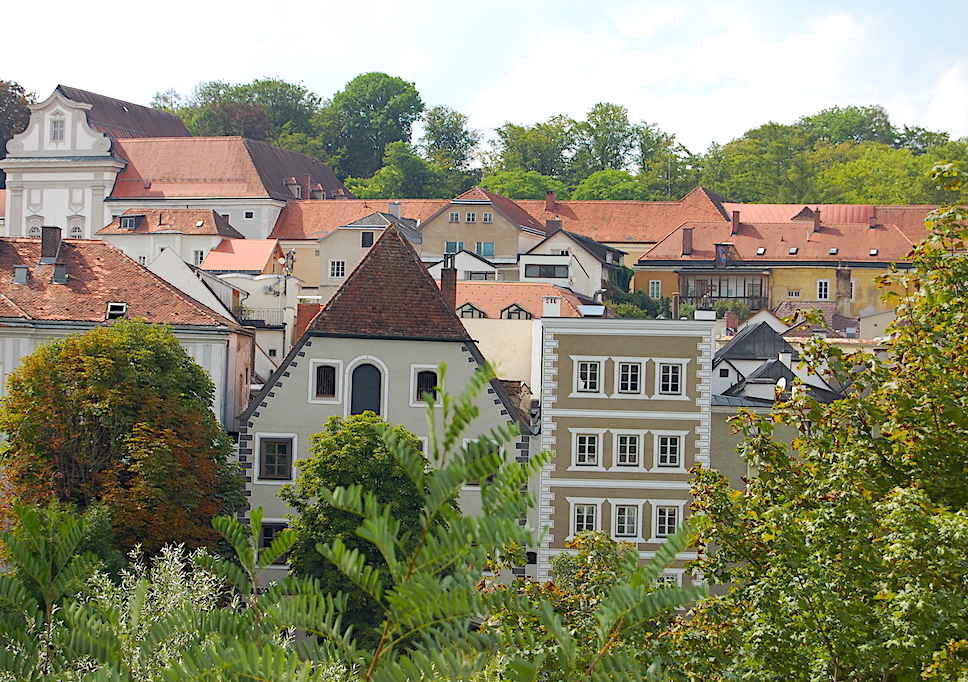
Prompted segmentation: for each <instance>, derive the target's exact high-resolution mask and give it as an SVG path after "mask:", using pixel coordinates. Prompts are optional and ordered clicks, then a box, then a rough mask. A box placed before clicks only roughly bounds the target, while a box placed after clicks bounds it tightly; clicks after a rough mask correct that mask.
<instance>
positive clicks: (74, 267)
mask: <svg viewBox="0 0 968 682" xmlns="http://www.w3.org/2000/svg"><path fill="white" fill-rule="evenodd" d="M58 262H59V263H63V264H65V265H66V269H67V275H68V280H67V283H66V284H54V283H53V282H52V278H53V274H54V267H55V266H54V265H40V239H27V238H0V291H2V292H4V295H3V299H4V302H3V303H0V315H2V316H9V317H14V318H27V319H33V320H70V321H81V322H104V320H105V314H106V312H107V308H108V303H126V304H127V316H128V317H129V318H138V317H140V318H144V319H145V320H147V321H148V322H157V323H163V324H172V325H188V326H204V327H210V326H220V327H232V328H238V327H239V325H238V324H236V323H235V322H233V321H232V320H229V319H228V318H225V317H223V316H222V315H219V314H218V313H216V312H215V311H213V310H211V309H209V308H207V307H205V306H204V305H202V304H201V303H199V302H198V301H196V300H195V299H193V298H191V297H189V296H188V295H186V294H184V293H182V292H181V291H180V290H178V289H176V288H175V287H173V286H172V285H171V284H169V283H168V282H166V281H164V280H163V279H161V278H160V277H158V276H157V275H155V274H153V273H152V272H150V271H149V270H148V269H147V268H145V267H143V266H141V265H138V264H137V263H136V262H135V261H133V260H131V259H130V258H128V257H127V256H125V255H124V254H123V253H122V252H121V251H119V250H118V249H116V248H114V247H113V246H111V245H110V244H108V243H107V242H105V241H102V240H99V239H95V240H86V239H68V240H64V241H62V242H61V246H60V252H59V255H58ZM14 265H27V266H29V279H28V281H27V283H26V284H14V281H13V279H14Z"/></svg>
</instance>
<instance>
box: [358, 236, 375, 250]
mask: <svg viewBox="0 0 968 682" xmlns="http://www.w3.org/2000/svg"><path fill="white" fill-rule="evenodd" d="M360 246H361V247H363V248H364V249H368V248H370V247H371V246H373V233H372V232H361V233H360Z"/></svg>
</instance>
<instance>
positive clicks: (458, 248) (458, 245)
mask: <svg viewBox="0 0 968 682" xmlns="http://www.w3.org/2000/svg"><path fill="white" fill-rule="evenodd" d="M448 244H453V245H454V246H455V247H456V249H455V250H453V251H448V250H447V245H448ZM463 250H464V242H459V241H450V242H444V253H457V252H458V251H463Z"/></svg>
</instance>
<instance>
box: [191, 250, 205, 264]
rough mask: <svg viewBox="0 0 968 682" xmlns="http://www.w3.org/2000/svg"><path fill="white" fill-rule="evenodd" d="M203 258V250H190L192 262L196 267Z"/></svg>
mask: <svg viewBox="0 0 968 682" xmlns="http://www.w3.org/2000/svg"><path fill="white" fill-rule="evenodd" d="M203 260H205V252H204V251H199V250H197V249H196V250H195V251H192V263H193V264H194V265H195V267H196V268H197V267H198V266H199V265H201V264H202V261H203Z"/></svg>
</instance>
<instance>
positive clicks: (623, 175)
mask: <svg viewBox="0 0 968 682" xmlns="http://www.w3.org/2000/svg"><path fill="white" fill-rule="evenodd" d="M571 198H572V199H574V200H576V201H582V200H588V199H607V200H612V201H614V200H632V201H647V200H648V199H649V192H648V190H647V189H646V188H645V187H644V186H643V185H642V183H641V182H639V181H638V180H637V179H636V178H635V177H634V176H633V175H632V174H631V173H629V172H628V171H623V170H601V171H596V172H594V173H592V174H591V175H589V176H588V177H587V178H585V179H584V180H582V181H581V182H579V183H578V186H577V187H576V188H575V191H574V192H572V194H571Z"/></svg>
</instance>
